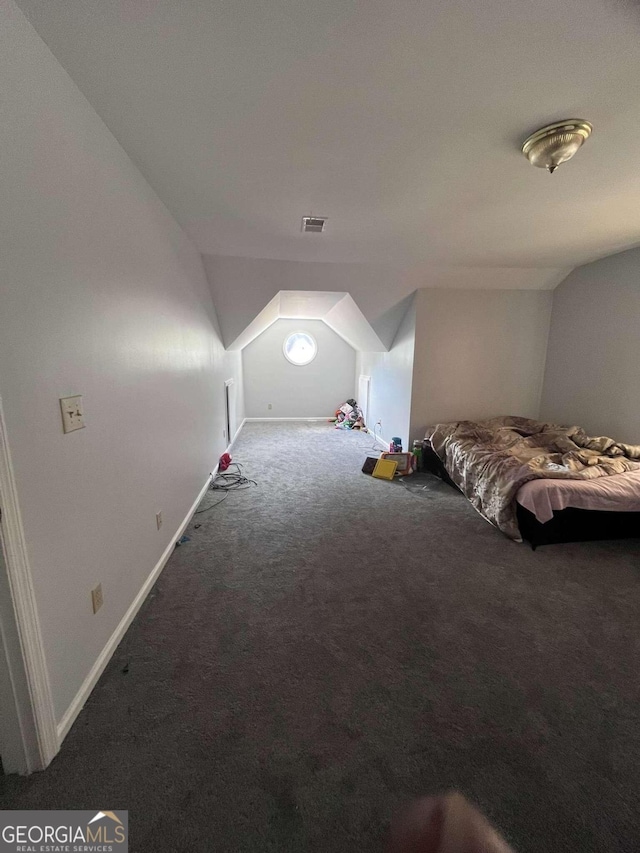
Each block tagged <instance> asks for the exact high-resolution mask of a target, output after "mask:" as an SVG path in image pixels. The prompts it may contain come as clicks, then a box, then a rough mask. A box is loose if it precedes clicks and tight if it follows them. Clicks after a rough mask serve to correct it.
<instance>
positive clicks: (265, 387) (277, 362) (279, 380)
mask: <svg viewBox="0 0 640 853" xmlns="http://www.w3.org/2000/svg"><path fill="white" fill-rule="evenodd" d="M299 331H303V332H309V333H310V334H311V335H313V337H314V338H315V340H316V343H317V345H318V354H317V355H316V357H315V358H314V360H313V361H312V362H311V363H310V364H305V365H303V366H301V367H300V366H298V365H295V364H291V362H289V361H287V359H286V358H285V356H284V352H283V351H282V345H283V344H284V341H285V339H286V338H287V336H288V335H290V334H291V333H292V332H299ZM242 361H243V364H244V383H245V408H246V414H247V417H249V418H317V417H328V416H330V415H332V414H334V412H335V410H336V408H337V407H338V406H340V405H342V403H344V401H345V400H346V399H347V398H349V397H353V396H354V394H355V383H356V353H355V350H354V349H353V348H352V347H351V346H349V344H348V343H346V342H345V341H343V340H342V338H341V337H339V336H338V335H337V334H336V333H335V332H334V331H333V330H332V329H330V328H329V326H327V324H326V323H323V322H322V320H299V319H296V320H276V322H275V323H273V324H272V325H271V326H269V328H268V329H266V331H264V332H263V333H262V334H261V335H259V336H258V337H257V338H256V339H255V340H254V341H252V342H251V343H250V344H248V345H247V346H246V347H245V348H244V350H243V351H242ZM269 404H271V406H272V408H271V409H269Z"/></svg>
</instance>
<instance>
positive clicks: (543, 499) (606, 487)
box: [516, 470, 640, 524]
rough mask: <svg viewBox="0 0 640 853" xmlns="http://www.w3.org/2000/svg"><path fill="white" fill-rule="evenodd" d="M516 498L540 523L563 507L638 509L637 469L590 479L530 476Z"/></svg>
mask: <svg viewBox="0 0 640 853" xmlns="http://www.w3.org/2000/svg"><path fill="white" fill-rule="evenodd" d="M516 500H517V502H518V503H519V504H520V505H521V506H523V507H524V508H525V509H528V510H529V512H532V513H533V514H534V515H535V517H536V518H537V519H538V521H539V522H540V523H541V524H545V523H546V522H547V521H550V520H551V518H552V517H553V513H554V511H555V510H560V509H566V508H567V507H573V508H574V509H595V510H603V511H609V512H640V470H637V471H628V472H627V473H626V474H612V475H611V476H610V477H596V478H594V479H593V480H547V479H540V480H530V481H529V482H528V483H525V484H524V486H521V487H520V488H519V489H518V493H517V495H516ZM639 522H640V518H639Z"/></svg>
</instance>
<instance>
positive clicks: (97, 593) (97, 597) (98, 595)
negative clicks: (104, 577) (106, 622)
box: [91, 583, 103, 613]
mask: <svg viewBox="0 0 640 853" xmlns="http://www.w3.org/2000/svg"><path fill="white" fill-rule="evenodd" d="M91 604H92V606H93V612H94V613H97V612H98V610H100V608H101V607H102V604H103V599H102V584H101V583H99V584H98V586H97V587H96V588H95V589H92V590H91Z"/></svg>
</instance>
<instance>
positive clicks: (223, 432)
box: [222, 429, 227, 438]
mask: <svg viewBox="0 0 640 853" xmlns="http://www.w3.org/2000/svg"><path fill="white" fill-rule="evenodd" d="M222 437H223V438H226V437H227V431H226V429H223V430H222Z"/></svg>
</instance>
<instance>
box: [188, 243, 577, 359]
mask: <svg viewBox="0 0 640 853" xmlns="http://www.w3.org/2000/svg"><path fill="white" fill-rule="evenodd" d="M203 259H204V265H205V270H206V272H207V276H208V278H209V283H210V285H211V289H212V292H213V298H214V302H215V304H216V309H217V311H218V316H219V318H220V327H221V331H222V337H223V340H224V342H225V344H226V345H227V346H229V345H231V344H233V343H234V342H235V341H236V340H237V339H238V337H239V336H240V335H242V333H243V332H245V330H247V331H246V334H247V335H251V334H252V330H253V328H257V327H258V326H260V325H261V324H262V323H264V322H265V318H266V317H267V316H268V315H264V314H262V312H263V311H265V310H266V306H268V305H270V306H271V309H270V310H272V311H273V310H275V307H276V306H277V305H278V303H277V301H275V297H276V296H277V294H279V293H280V291H282V290H286V291H297V292H299V293H301V292H306V293H307V294H309V293H311V294H315V293H318V292H319V293H324V292H327V291H329V292H331V293H349V294H350V295H351V297H353V300H354V302H355V303H356V305H357V307H358V309H359V311H361V312H362V315H363V316H364V318H366V320H367V321H368V323H369V324H370V325H371V327H372V329H373V332H374V333H375V335H376V336H377V338H378V339H379V340H380V343H381V344H382V348H383V349H386V348H389V347H390V346H391V343H392V341H393V338H394V337H395V334H396V331H397V329H398V326H399V324H400V322H401V320H402V318H403V316H404V313H405V311H406V307H407V305H406V302H405V299H406V297H408V296H409V294H411V293H413V291H415V290H416V289H418V288H422V287H445V288H449V287H454V288H469V289H478V288H480V289H512V290H534V289H539V290H550V289H552V288H554V287H555V286H556V285H557V284H558V283H559V282H560V281H561V280H562V279H563V278H564V276H565V275H566V274H567V273H568V270H557V269H553V268H552V269H546V268H525V267H495V268H494V267H478V268H475V269H470V268H466V267H447V268H438V267H430V268H429V269H427V270H423V269H421V268H402V267H393V266H389V265H386V264H338V263H333V264H331V263H313V262H302V261H275V260H268V259H267V260H265V259H258V258H231V257H228V256H225V255H217V256H214V255H205V256H204V258H203ZM316 316H319V315H316ZM254 318H255V322H256V324H257V325H256V326H255V327H254V326H253V325H251V326H250V324H252V321H254ZM273 319H276V317H275V315H274V316H273ZM249 326H250V328H247V327H249ZM243 340H244V338H243ZM356 348H357V349H358V348H359V347H356ZM373 349H376V350H377V349H378V347H377V346H376V347H374V348H373Z"/></svg>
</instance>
